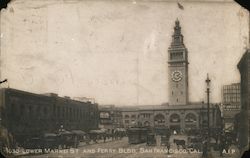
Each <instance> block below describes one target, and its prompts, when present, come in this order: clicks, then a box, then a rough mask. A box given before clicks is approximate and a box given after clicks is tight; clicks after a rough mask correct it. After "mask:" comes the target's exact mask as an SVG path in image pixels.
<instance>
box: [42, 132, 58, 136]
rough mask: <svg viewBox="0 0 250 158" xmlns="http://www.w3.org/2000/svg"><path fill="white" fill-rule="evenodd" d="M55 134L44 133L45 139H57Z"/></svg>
mask: <svg viewBox="0 0 250 158" xmlns="http://www.w3.org/2000/svg"><path fill="white" fill-rule="evenodd" d="M56 136H57V135H56V134H55V133H44V137H56Z"/></svg>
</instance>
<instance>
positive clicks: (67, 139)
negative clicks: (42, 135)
mask: <svg viewBox="0 0 250 158" xmlns="http://www.w3.org/2000/svg"><path fill="white" fill-rule="evenodd" d="M58 141H59V144H60V146H61V148H70V147H73V148H77V147H78V144H79V140H78V139H77V136H76V135H75V134H74V133H72V132H69V131H66V130H64V131H60V132H59V134H58Z"/></svg>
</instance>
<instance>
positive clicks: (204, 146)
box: [202, 140, 208, 158]
mask: <svg viewBox="0 0 250 158" xmlns="http://www.w3.org/2000/svg"><path fill="white" fill-rule="evenodd" d="M207 145H208V144H207V140H205V141H204V142H203V145H202V147H203V149H202V158H207V156H208V146H207Z"/></svg>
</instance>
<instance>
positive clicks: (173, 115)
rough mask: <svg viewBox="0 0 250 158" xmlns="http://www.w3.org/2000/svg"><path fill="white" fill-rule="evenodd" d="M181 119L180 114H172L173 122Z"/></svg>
mask: <svg viewBox="0 0 250 158" xmlns="http://www.w3.org/2000/svg"><path fill="white" fill-rule="evenodd" d="M180 121H181V119H180V116H179V115H178V114H172V115H171V116H170V122H171V123H179V122H180Z"/></svg>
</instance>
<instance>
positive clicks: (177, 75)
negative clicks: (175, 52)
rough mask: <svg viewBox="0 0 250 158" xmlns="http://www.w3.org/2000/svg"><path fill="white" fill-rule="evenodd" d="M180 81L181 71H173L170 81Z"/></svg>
mask: <svg viewBox="0 0 250 158" xmlns="http://www.w3.org/2000/svg"><path fill="white" fill-rule="evenodd" d="M181 79H182V73H181V71H173V72H172V80H173V81H175V82H178V81H180V80H181Z"/></svg>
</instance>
